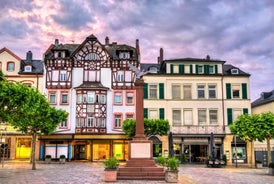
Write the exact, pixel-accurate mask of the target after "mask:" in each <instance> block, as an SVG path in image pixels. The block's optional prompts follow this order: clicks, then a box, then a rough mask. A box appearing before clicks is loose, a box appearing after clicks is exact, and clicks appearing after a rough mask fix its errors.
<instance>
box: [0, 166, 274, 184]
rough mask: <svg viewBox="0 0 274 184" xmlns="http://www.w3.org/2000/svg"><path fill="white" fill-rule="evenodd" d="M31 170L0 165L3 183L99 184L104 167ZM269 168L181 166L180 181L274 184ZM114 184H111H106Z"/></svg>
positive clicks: (154, 183) (148, 183)
mask: <svg viewBox="0 0 274 184" xmlns="http://www.w3.org/2000/svg"><path fill="white" fill-rule="evenodd" d="M36 166H37V170H31V164H29V163H28V162H26V161H24V162H23V161H17V162H15V161H13V162H4V164H3V165H2V164H1V165H0V184H27V183H29V184H99V183H106V182H104V167H103V164H102V163H98V162H67V163H66V164H58V163H52V164H44V163H43V162H38V163H37V165H36ZM267 171H268V169H267V168H263V169H254V168H241V167H240V168H234V167H228V166H227V167H224V168H207V167H205V166H204V165H180V172H179V182H178V183H184V184H230V183H231V184H260V183H262V184H274V176H270V175H268V174H267ZM107 183H112V182H107ZM115 183H117V184H119V183H122V184H128V183H130V184H144V183H145V184H157V183H166V182H165V181H144V180H119V181H117V182H115Z"/></svg>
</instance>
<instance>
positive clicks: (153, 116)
mask: <svg viewBox="0 0 274 184" xmlns="http://www.w3.org/2000/svg"><path fill="white" fill-rule="evenodd" d="M149 119H159V114H158V109H149Z"/></svg>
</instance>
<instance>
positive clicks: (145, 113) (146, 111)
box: [144, 108, 148, 118]
mask: <svg viewBox="0 0 274 184" xmlns="http://www.w3.org/2000/svg"><path fill="white" fill-rule="evenodd" d="M144 118H148V109H147V108H144Z"/></svg>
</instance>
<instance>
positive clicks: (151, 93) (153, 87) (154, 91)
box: [149, 84, 157, 99]
mask: <svg viewBox="0 0 274 184" xmlns="http://www.w3.org/2000/svg"><path fill="white" fill-rule="evenodd" d="M149 98H150V99H157V85H156V84H150V85H149Z"/></svg>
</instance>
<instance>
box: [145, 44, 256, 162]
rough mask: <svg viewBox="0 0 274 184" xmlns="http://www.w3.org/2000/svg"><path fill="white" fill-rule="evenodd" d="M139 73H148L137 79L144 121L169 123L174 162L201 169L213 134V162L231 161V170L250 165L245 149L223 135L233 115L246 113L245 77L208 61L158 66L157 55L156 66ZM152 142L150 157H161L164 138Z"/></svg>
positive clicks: (247, 92) (175, 61) (222, 63)
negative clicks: (141, 86)
mask: <svg viewBox="0 0 274 184" xmlns="http://www.w3.org/2000/svg"><path fill="white" fill-rule="evenodd" d="M141 70H145V71H150V73H149V74H147V75H145V76H144V77H143V78H144V81H145V86H144V116H145V118H149V119H167V120H169V123H170V125H171V131H172V133H173V142H174V153H175V156H177V157H178V158H181V156H182V154H184V155H185V156H186V158H187V162H189V163H205V162H206V160H207V159H208V158H209V156H210V155H211V153H210V134H211V133H213V134H214V154H215V156H216V158H218V159H221V158H222V157H223V155H226V157H227V163H228V164H229V165H232V164H233V163H236V159H237V164H239V163H242V164H247V163H248V164H251V163H252V160H253V158H252V157H253V156H252V154H251V152H250V150H249V146H248V145H246V143H245V142H243V141H241V140H239V139H238V138H237V139H236V141H235V139H233V136H232V135H231V134H230V130H229V125H230V124H232V123H233V121H234V120H235V119H236V118H237V117H238V116H239V115H241V114H243V113H250V111H251V110H250V109H251V105H250V90H249V87H250V84H249V77H250V75H249V74H248V73H245V72H244V71H242V70H241V69H239V68H238V67H235V66H233V65H230V64H226V61H221V60H213V59H210V57H209V56H207V57H206V58H205V59H197V58H179V59H170V60H164V59H163V51H162V49H161V50H160V57H159V59H158V63H157V64H148V63H147V64H142V65H141ZM152 140H157V141H155V144H154V156H159V155H167V153H168V143H167V142H166V140H167V138H166V137H157V136H155V137H153V138H152ZM156 150H158V151H156ZM159 150H160V151H159ZM156 152H157V153H156ZM235 152H237V155H236V154H235Z"/></svg>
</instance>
